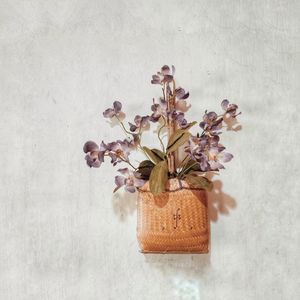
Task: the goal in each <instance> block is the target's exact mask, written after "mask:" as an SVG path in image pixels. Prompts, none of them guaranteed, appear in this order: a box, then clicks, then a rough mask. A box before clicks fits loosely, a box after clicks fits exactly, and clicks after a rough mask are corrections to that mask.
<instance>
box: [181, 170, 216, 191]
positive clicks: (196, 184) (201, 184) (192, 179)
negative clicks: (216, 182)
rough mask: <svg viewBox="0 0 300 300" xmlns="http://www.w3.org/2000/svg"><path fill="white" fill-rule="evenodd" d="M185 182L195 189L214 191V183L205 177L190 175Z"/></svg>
mask: <svg viewBox="0 0 300 300" xmlns="http://www.w3.org/2000/svg"><path fill="white" fill-rule="evenodd" d="M185 180H186V181H187V182H188V184H189V185H190V186H191V187H193V188H197V189H204V190H207V191H211V190H212V189H213V183H212V182H211V181H210V180H208V179H207V178H206V177H203V176H194V175H192V174H188V175H186V176H185Z"/></svg>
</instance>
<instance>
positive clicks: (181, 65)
mask: <svg viewBox="0 0 300 300" xmlns="http://www.w3.org/2000/svg"><path fill="white" fill-rule="evenodd" d="M299 8H300V7H299V1H277V0H274V1H261V0H259V1H212V0H207V1H168V0H165V1H133V0H128V1H116V0H114V1H112V0H110V1H103V0H98V1H97V0H89V1H83V0H72V1H71V0H69V1H54V0H51V1H50V0H49V1H37V0H36V1H35V0H31V1H13V0H10V1H5V0H4V1H3V0H2V1H1V2H0V64H1V65H0V101H1V102H0V105H1V106H0V109H1V119H0V137H1V139H0V149H1V157H0V181H1V190H0V197H1V199H0V299H1V300H2V299H3V300H10V299H16V300H23V299H26V300H27V299H28V300H35V299H37V300H46V299H55V300H56V299H58V300H60V299H72V300H73V299H82V300H87V299H101V300H102V299H134V300H135V299H137V300H140V299H145V300H147V299H161V300H168V299H201V300H202V299H205V300H208V299H211V300H216V299H217V300H218V299H222V300H226V299H230V300H233V299H237V300H240V299H259V300H262V299H266V300H269V299H273V300H275V299H276V300H279V299H284V300H287V299H288V300H293V299H294V300H296V299H299V294H300V290H299V286H300V284H299V280H298V279H297V278H299V267H300V265H299V259H300V256H299V217H300V215H299V176H300V174H299V168H298V167H299V146H300V144H299V139H298V137H299V130H300V128H299V111H296V108H299V93H300V90H299V62H300V61H299V57H300V52H299V51H300V50H299V46H300V45H299V34H300V32H299V25H300V24H299ZM165 63H166V64H174V65H175V66H176V68H177V78H178V80H179V83H180V84H181V85H182V86H184V87H185V88H186V89H188V90H189V91H190V94H191V97H190V102H191V103H192V105H193V111H191V113H190V117H191V118H194V119H197V120H200V118H201V116H202V114H203V111H204V110H205V109H216V110H217V109H219V103H220V101H221V100H222V99H223V98H228V99H230V100H231V101H233V102H234V103H238V104H239V105H240V108H241V110H242V111H243V114H242V116H241V117H240V120H241V122H242V125H243V129H242V131H240V132H228V133H227V132H226V133H224V137H223V141H224V144H225V145H227V147H228V150H229V151H230V152H232V153H233V154H234V155H235V158H234V160H233V161H232V163H230V164H228V166H227V169H226V171H224V172H222V173H221V176H219V177H215V180H221V181H222V190H221V196H220V195H211V196H210V199H211V201H212V202H211V204H212V206H213V207H212V215H213V219H214V222H212V245H211V247H212V249H211V254H210V255H207V256H205V255H204V256H200V255H148V256H144V255H142V254H140V253H139V252H138V247H137V242H136V237H135V226H136V211H135V198H134V197H132V196H129V195H124V194H122V193H119V194H117V195H115V196H112V193H111V191H112V189H113V186H114V183H113V176H114V175H115V170H113V169H112V168H111V166H110V165H109V164H106V165H105V166H103V167H102V168H101V169H92V170H91V169H89V168H87V167H86V165H85V162H84V160H83V153H82V145H83V143H84V142H85V141H86V140H88V139H94V140H97V141H101V139H102V138H103V139H104V140H106V141H111V140H113V139H116V138H117V137H118V136H119V137H121V134H122V132H121V131H120V129H119V128H110V125H109V124H107V123H106V122H105V120H103V119H102V118H101V113H102V111H103V110H104V109H105V108H107V107H108V106H110V104H111V103H112V101H114V100H116V99H121V100H123V102H124V103H125V110H126V111H127V115H128V117H129V119H132V118H133V117H134V115H135V114H136V113H142V114H143V113H147V111H146V110H145V108H146V107H147V108H148V107H149V106H150V103H151V99H152V97H153V96H158V95H159V88H157V87H155V86H151V85H150V82H149V81H150V76H151V75H152V74H153V73H154V72H155V71H157V69H158V68H159V67H160V66H161V65H162V64H165ZM296 106H297V107H296ZM150 140H151V139H150V138H146V139H145V141H146V142H149V141H150ZM216 184H217V185H218V184H219V185H220V182H217V183H216ZM226 212H228V214H226Z"/></svg>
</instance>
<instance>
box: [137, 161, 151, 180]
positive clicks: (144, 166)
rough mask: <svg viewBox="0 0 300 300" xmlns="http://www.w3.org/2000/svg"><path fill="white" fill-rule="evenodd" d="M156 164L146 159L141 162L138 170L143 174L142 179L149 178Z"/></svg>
mask: <svg viewBox="0 0 300 300" xmlns="http://www.w3.org/2000/svg"><path fill="white" fill-rule="evenodd" d="M154 166H155V164H154V163H153V162H152V161H151V160H144V161H142V162H141V163H140V165H139V167H138V170H137V171H138V172H139V173H140V174H141V178H142V179H145V180H148V179H149V177H150V174H151V171H152V169H153V168H154Z"/></svg>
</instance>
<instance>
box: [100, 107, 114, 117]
mask: <svg viewBox="0 0 300 300" xmlns="http://www.w3.org/2000/svg"><path fill="white" fill-rule="evenodd" d="M115 115H116V113H115V110H114V109H113V108H108V109H106V110H105V111H104V112H103V117H104V118H112V117H114V116H115Z"/></svg>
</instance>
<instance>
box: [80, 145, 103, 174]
mask: <svg viewBox="0 0 300 300" xmlns="http://www.w3.org/2000/svg"><path fill="white" fill-rule="evenodd" d="M106 150H107V148H106V145H105V144H104V142H103V141H102V143H101V145H100V147H99V146H98V145H97V144H96V143H95V142H93V141H88V142H86V143H85V144H84V146H83V152H84V153H87V155H86V156H85V160H86V163H87V165H88V166H89V167H90V168H92V167H93V168H99V167H100V165H101V163H103V162H104V155H105V152H106Z"/></svg>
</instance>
